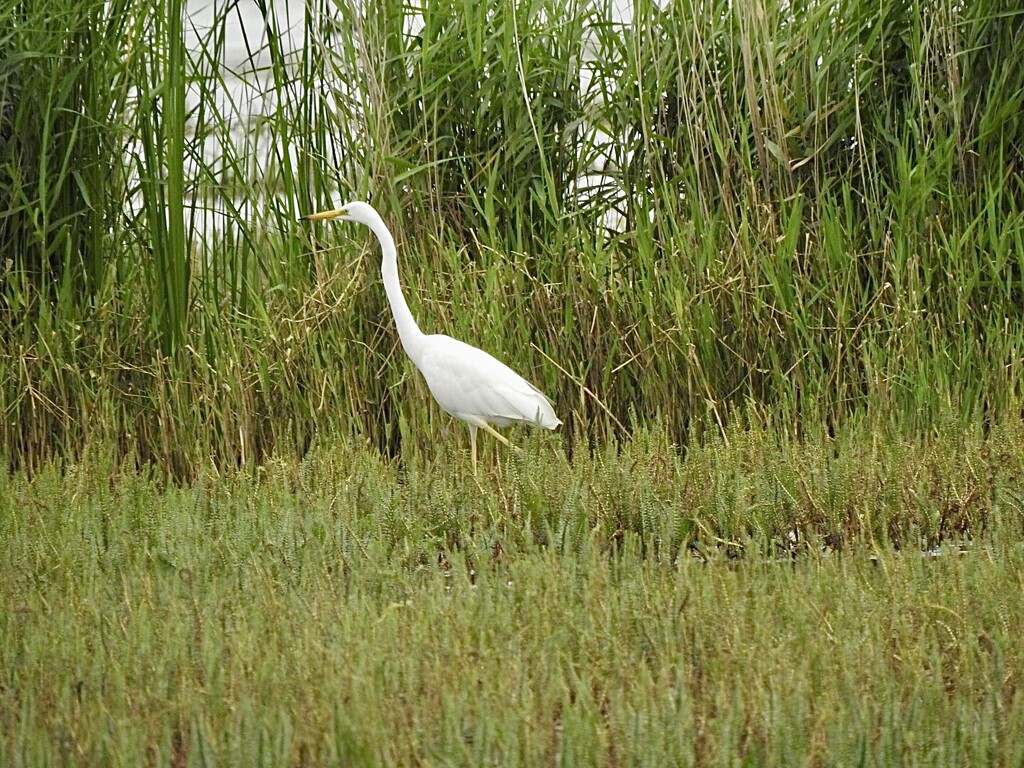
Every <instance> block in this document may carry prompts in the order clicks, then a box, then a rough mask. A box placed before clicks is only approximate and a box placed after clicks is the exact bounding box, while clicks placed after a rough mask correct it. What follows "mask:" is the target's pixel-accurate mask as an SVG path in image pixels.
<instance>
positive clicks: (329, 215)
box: [299, 208, 345, 221]
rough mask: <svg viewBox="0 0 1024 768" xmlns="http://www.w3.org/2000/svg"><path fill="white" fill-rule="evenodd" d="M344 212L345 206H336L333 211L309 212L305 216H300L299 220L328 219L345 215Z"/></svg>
mask: <svg viewBox="0 0 1024 768" xmlns="http://www.w3.org/2000/svg"><path fill="white" fill-rule="evenodd" d="M344 213H345V209H344V208H336V209H335V210H333V211H320V212H319V213H307V214H306V215H305V216H300V217H299V221H327V220H328V219H336V218H338V217H339V216H342V215H344Z"/></svg>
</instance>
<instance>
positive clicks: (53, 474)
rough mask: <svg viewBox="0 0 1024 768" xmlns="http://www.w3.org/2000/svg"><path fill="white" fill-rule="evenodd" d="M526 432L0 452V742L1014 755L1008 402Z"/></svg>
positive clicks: (349, 754) (39, 746) (712, 761)
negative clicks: (693, 436)
mask: <svg viewBox="0 0 1024 768" xmlns="http://www.w3.org/2000/svg"><path fill="white" fill-rule="evenodd" d="M544 437H546V436H537V435H531V437H530V438H529V439H530V441H531V443H530V445H529V448H530V450H529V452H528V453H527V454H526V455H525V456H523V457H517V456H508V457H507V459H506V458H502V459H501V460H500V461H498V462H497V463H496V464H494V465H493V468H492V471H491V473H489V474H484V475H482V476H481V477H480V478H478V479H474V477H473V476H472V474H471V473H470V472H469V470H468V467H466V466H465V465H466V461H465V459H466V457H465V456H464V455H461V456H446V455H442V456H438V457H437V458H435V459H432V460H428V459H425V458H423V457H418V458H416V459H414V460H412V461H410V462H408V463H407V465H406V466H405V468H404V469H402V470H400V471H399V470H398V469H397V468H396V467H395V466H394V465H393V464H391V463H388V462H384V461H382V460H381V459H380V458H379V456H377V455H375V452H373V451H370V450H367V446H365V445H363V444H360V443H353V442H346V441H341V442H338V443H335V444H331V445H323V446H317V447H315V448H314V449H313V450H311V451H310V452H309V453H308V455H307V457H306V458H305V459H304V460H303V461H301V462H297V461H295V460H292V459H272V460H270V461H267V462H265V463H264V464H263V465H262V466H261V467H260V468H258V469H256V468H249V469H245V470H240V471H233V472H222V471H217V470H216V469H215V468H214V467H213V466H212V465H207V466H206V467H204V468H203V470H202V471H201V472H199V473H198V475H197V478H196V479H195V480H194V481H193V482H191V483H189V484H185V485H181V484H168V483H167V482H166V481H165V480H164V479H163V478H162V477H160V476H159V475H158V474H156V473H149V474H147V473H139V472H136V471H134V470H131V469H127V470H126V468H125V467H123V466H118V464H117V463H116V459H115V458H114V456H115V455H116V451H114V450H106V451H99V450H92V451H90V452H89V454H88V456H87V457H86V459H85V460H84V461H83V462H81V463H77V464H67V465H64V466H63V467H57V466H48V467H45V468H42V469H41V470H40V471H38V472H37V473H36V474H35V476H34V477H33V478H32V479H28V478H27V477H26V475H25V474H24V473H15V474H13V475H6V474H5V475H0V540H2V541H3V542H4V552H5V558H6V559H5V563H6V565H5V574H4V578H3V579H2V580H0V603H2V604H3V605H4V606H5V610H4V611H2V612H0V733H2V736H0V755H2V756H3V757H2V758H0V759H2V760H3V762H4V763H5V764H7V763H10V764H19V763H23V764H41V763H54V762H60V761H66V762H71V763H82V764H100V763H102V764H105V765H126V766H127V765H138V764H140V763H145V762H152V763H157V764H167V763H170V764H174V765H203V764H210V763H218V764H244V765H251V764H257V763H268V764H276V765H282V764H302V763H307V764H334V765H347V766H352V765H394V766H405V765H422V764H424V763H444V764H446V765H465V766H479V765H503V766H517V765H524V766H525V765H531V766H535V765H550V764H555V763H560V764H563V765H569V764H588V765H701V766H706V765H735V764H736V763H737V762H742V761H747V762H751V763H757V764H784V763H786V764H788V763H800V764H804V763H820V764H825V765H850V764H856V763H868V764H877V765H895V764H908V763H912V764H915V765H935V766H941V765H950V764H961V765H962V764H986V765H1007V766H1010V765H1018V764H1019V763H1020V761H1021V759H1024V752H1022V749H1024V746H1022V745H1024V695H1022V690H1024V688H1022V685H1024V680H1022V679H1021V672H1020V670H1021V669H1022V668H1024V639H1022V635H1021V633H1020V632H1019V630H1018V628H1019V627H1020V626H1021V623H1022V622H1024V602H1022V601H1021V600H1020V599H1019V594H1020V588H1021V580H1022V578H1024V546H1022V544H1021V541H1022V538H1021V537H1022V533H1024V531H1022V530H1021V520H1022V519H1024V517H1022V507H1021V505H1022V497H1021V494H1020V487H1021V485H1020V483H1021V477H1020V472H1021V469H1020V468H1021V467H1022V466H1024V435H1022V434H1021V430H1020V426H1019V425H1016V426H1013V427H1011V428H1005V429H1004V428H999V429H997V430H995V431H994V433H993V436H992V437H991V438H990V440H988V441H982V440H981V439H980V438H979V437H975V438H971V439H966V440H965V439H960V438H957V437H951V436H946V437H942V438H937V439H936V440H934V441H933V442H932V443H931V444H930V445H928V446H927V447H923V446H921V445H919V444H916V443H905V442H899V441H895V440H890V441H880V442H877V443H875V444H873V445H871V446H870V448H869V447H866V446H865V444H864V443H863V442H861V441H857V442H854V443H853V444H852V445H851V444H850V443H849V442H847V441H846V438H845V436H840V437H839V438H838V440H836V441H832V440H830V439H828V438H825V437H822V438H820V439H818V440H816V441H805V442H804V443H802V444H801V445H800V446H794V445H787V444H780V443H779V442H778V438H777V437H776V436H774V435H770V434H768V433H765V432H764V431H761V430H757V429H755V428H750V429H745V430H743V431H742V432H737V433H735V434H730V435H729V438H730V439H729V441H728V443H726V442H725V441H720V442H717V443H713V444H711V445H708V446H707V447H704V448H701V449H700V450H694V451H691V452H690V453H689V454H688V455H687V457H686V458H685V459H684V460H680V459H679V458H678V455H677V453H676V452H675V451H674V450H672V449H671V446H670V444H669V443H668V440H667V438H666V435H665V433H664V431H659V432H651V433H644V434H643V435H641V436H640V437H639V438H638V439H636V440H634V441H631V442H630V443H627V444H623V445H621V446H619V449H618V450H609V451H606V452H604V453H600V454H597V455H594V456H584V455H578V456H577V457H576V458H574V459H573V460H572V461H569V460H567V459H566V458H565V457H564V455H562V454H561V452H560V451H559V450H558V448H557V445H556V444H555V443H554V441H552V440H550V439H541V438H544ZM460 466H461V467H462V469H458V467H460ZM441 467H445V468H446V469H447V471H441ZM453 468H456V469H453ZM943 520H945V521H946V522H945V524H944V523H942V522H941V521H943ZM944 525H945V530H946V540H945V541H944V542H943V543H941V544H938V541H937V540H933V539H932V538H931V537H932V535H933V534H936V533H937V532H938V531H939V530H941V529H942V528H943V526H944ZM791 530H796V531H797V532H798V533H799V537H798V539H797V541H798V543H799V545H798V546H796V547H793V548H787V547H788V542H789V541H790V540H789V538H788V536H787V533H788V532H789V531H791ZM839 534H841V535H839ZM922 544H925V545H929V546H932V545H938V547H939V552H940V554H939V555H938V556H934V557H922V553H921V548H920V547H921V545H922ZM830 545H834V546H835V547H836V548H834V549H833V548H830V549H827V550H826V549H825V548H827V547H830ZM894 545H897V546H894ZM961 546H966V550H967V551H966V552H965V553H964V554H960V553H959V548H960V547H961ZM826 552H827V554H826Z"/></svg>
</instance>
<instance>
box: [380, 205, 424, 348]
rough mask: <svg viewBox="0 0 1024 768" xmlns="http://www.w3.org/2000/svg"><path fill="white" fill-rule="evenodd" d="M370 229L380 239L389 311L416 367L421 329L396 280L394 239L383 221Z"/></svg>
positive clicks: (396, 252)
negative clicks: (389, 305)
mask: <svg viewBox="0 0 1024 768" xmlns="http://www.w3.org/2000/svg"><path fill="white" fill-rule="evenodd" d="M370 229H372V230H373V233H374V234H375V235H376V236H377V239H378V240H380V249H381V255H382V257H383V261H382V263H381V267H380V272H381V276H382V277H383V278H384V291H385V292H386V293H387V295H388V303H389V304H391V313H392V314H393V315H394V316H395V325H396V326H397V327H398V337H399V338H400V339H401V340H402V346H403V347H404V348H405V352H406V354H407V355H409V358H410V359H411V360H412V361H413V363H414V364H415V365H416V367H417V368H418V367H419V365H420V350H421V349H422V348H423V338H424V334H423V331H421V330H420V327H419V326H418V325H416V319H415V318H414V317H413V316H412V312H411V311H409V305H408V304H407V303H406V301H405V295H404V294H403V293H402V286H401V285H400V284H399V282H398V250H397V249H396V248H395V239H394V238H393V237H392V236H391V232H389V231H388V228H387V226H385V224H384V222H383V221H378V222H374V223H373V224H371V225H370Z"/></svg>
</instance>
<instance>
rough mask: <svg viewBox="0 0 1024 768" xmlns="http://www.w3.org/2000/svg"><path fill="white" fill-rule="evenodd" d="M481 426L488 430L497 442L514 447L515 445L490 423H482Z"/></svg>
mask: <svg viewBox="0 0 1024 768" xmlns="http://www.w3.org/2000/svg"><path fill="white" fill-rule="evenodd" d="M483 428H484V429H486V430H487V431H488V432H490V433H491V434H492V435H493V436H494V438H495V439H496V440H497V441H498V442H499V443H504V444H505V445H507V446H508V447H509V448H514V447H515V446H514V445H512V443H510V442H509V441H508V439H507V438H506V437H505V436H504V435H503V434H501V433H500V432H498V430H496V429H495V428H494V427H492V426H491V425H490V424H484V425H483Z"/></svg>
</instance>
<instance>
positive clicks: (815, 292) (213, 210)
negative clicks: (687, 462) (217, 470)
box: [0, 0, 1024, 477]
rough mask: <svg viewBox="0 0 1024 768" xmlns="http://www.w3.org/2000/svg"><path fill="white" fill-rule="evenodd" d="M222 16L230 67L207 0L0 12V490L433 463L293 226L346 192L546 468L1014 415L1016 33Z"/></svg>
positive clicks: (490, 18) (430, 425)
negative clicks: (547, 428)
mask: <svg viewBox="0 0 1024 768" xmlns="http://www.w3.org/2000/svg"><path fill="white" fill-rule="evenodd" d="M259 7H260V8H261V9H262V11H263V14H264V16H263V18H264V22H265V28H266V29H265V31H266V36H265V37H264V39H263V41H262V42H261V41H259V40H258V39H255V38H253V39H250V40H249V45H250V46H251V48H252V52H253V53H254V54H255V55H256V59H255V60H256V61H257V62H258V64H254V65H252V66H251V67H249V68H243V69H238V68H237V67H236V68H235V70H234V71H231V72H228V71H227V70H225V68H224V66H223V62H224V61H225V58H226V56H227V53H226V50H227V46H226V42H225V35H224V33H223V29H224V25H225V24H226V23H227V22H228V21H229V20H230V19H231V18H232V14H234V13H237V9H236V8H235V7H234V6H233V5H231V4H230V3H228V4H224V5H215V7H214V11H213V14H212V16H213V22H212V26H211V27H210V28H209V29H208V30H207V29H205V28H204V29H198V30H196V31H195V32H194V34H192V33H190V34H191V38H190V39H192V38H194V39H195V40H197V41H198V42H197V43H195V44H194V45H193V46H192V47H191V48H188V49H186V48H185V46H184V43H183V39H184V31H187V30H188V26H187V20H186V23H183V18H182V15H181V14H182V8H181V6H180V4H179V3H176V2H170V3H163V4H158V5H156V6H149V5H139V4H125V3H120V4H119V3H114V4H111V3H103V2H97V1H95V0H84V1H81V0H74V1H73V0H61V3H59V4H58V5H54V4H53V3H45V4H43V3H28V4H25V3H21V4H8V5H7V6H4V10H3V15H4V18H5V20H7V21H9V22H10V23H5V24H4V27H3V28H4V30H5V31H4V33H3V36H2V37H0V52H2V53H3V56H2V57H0V58H2V60H3V64H2V67H3V69H2V71H0V102H2V104H0V106H2V109H0V208H2V210H3V213H2V214H0V250H2V254H0V270H2V272H0V308H2V309H0V339H2V345H0V397H2V405H3V407H2V411H3V422H2V425H0V430H2V431H0V445H2V447H3V451H4V452H5V454H6V456H7V459H8V461H9V462H10V463H11V464H12V465H14V466H22V465H24V466H37V465H39V463H40V462H41V461H43V460H44V459H45V458H46V457H49V456H54V455H58V456H59V455H66V456H71V457H73V456H75V455H77V453H78V452H79V451H80V450H81V447H82V446H83V445H86V444H87V443H89V442H91V441H93V440H101V441H107V442H108V443H109V442H111V441H113V442H115V443H117V444H119V445H120V446H121V452H122V454H123V455H129V454H130V455H133V456H138V457H140V458H141V460H142V461H143V462H147V461H156V462H157V463H158V464H160V465H161V466H163V467H166V468H167V469H168V470H169V471H171V472H172V473H173V474H174V475H175V476H178V477H188V476H190V475H191V474H192V473H193V472H194V470H195V468H196V467H198V466H201V465H202V464H203V463H204V462H205V460H206V459H207V458H208V457H211V456H212V457H215V458H216V459H217V460H218V461H219V462H224V463H237V462H247V461H249V460H260V459H263V458H265V457H266V456H268V455H270V454H272V453H279V454H289V455H301V454H302V453H303V452H304V451H305V450H306V449H307V448H308V446H309V445H310V444H311V442H312V441H313V440H314V438H315V437H317V436H319V437H320V438H327V437H329V436H332V435H337V436H346V437H349V438H351V437H361V438H368V439H370V440H372V441H374V443H375V444H376V445H377V447H378V449H379V450H381V451H382V452H383V453H384V454H385V455H398V454H400V453H403V454H404V453H406V452H407V451H409V450H420V449H422V448H426V447H427V446H430V445H433V444H436V443H437V442H439V441H447V440H449V439H451V438H450V435H452V434H454V433H453V432H452V430H451V429H450V428H449V424H448V420H447V418H446V417H444V416H443V414H440V412H439V411H438V410H436V409H435V408H434V407H433V406H432V405H430V404H428V401H429V398H428V397H427V393H426V391H425V388H424V387H423V385H422V383H421V382H420V381H419V380H418V379H417V378H416V377H415V376H414V375H412V374H413V373H414V372H413V371H412V369H411V367H410V366H409V365H408V364H407V363H406V362H404V361H403V359H402V358H401V356H400V354H398V349H397V346H396V336H395V334H394V331H393V329H392V327H391V324H390V318H389V317H388V314H387V311H386V305H385V303H384V297H383V293H382V291H381V289H380V287H379V285H378V275H377V256H376V251H375V246H373V245H372V244H371V243H369V242H367V240H366V233H365V232H362V231H358V230H357V231H351V230H349V229H346V228H344V227H337V228H320V229H316V230H313V229H311V228H310V227H308V226H306V225H300V224H298V223H297V222H296V218H297V215H298V214H299V213H301V212H305V211H308V210H310V209H312V208H318V207H322V206H324V205H327V204H329V203H334V202H339V201H340V200H342V199H348V198H365V197H367V196H369V197H370V198H371V199H372V201H373V202H374V203H375V204H376V205H377V206H378V207H379V208H380V209H381V210H382V211H383V212H384V214H385V217H386V219H387V220H388V221H389V222H390V223H391V225H392V226H393V228H394V229H395V231H396V232H397V233H398V235H399V239H400V245H401V258H402V268H403V270H404V272H403V276H404V280H405V283H406V285H407V286H408V292H409V295H410V302H411V304H412V306H413V309H414V312H415V313H416V314H417V315H418V316H419V317H420V320H421V323H422V325H424V327H426V328H427V329H430V330H434V331H441V332H448V333H451V334H452V335H456V336H460V337H463V338H466V339H467V340H470V341H472V342H474V343H476V344H478V345H480V346H483V347H485V348H486V349H488V350H489V351H491V352H492V353H494V354H497V355H498V356H500V357H502V358H504V359H505V360H507V361H508V362H509V363H510V364H512V365H513V367H515V368H517V369H519V370H521V371H523V372H525V373H527V374H528V375H529V377H530V378H532V379H533V380H535V381H537V382H538V384H540V385H542V387H543V388H544V389H545V391H547V392H549V393H551V394H553V396H554V399H555V401H556V403H557V406H558V410H559V412H560V413H561V414H562V415H563V418H564V419H565V421H566V426H565V429H564V435H565V438H566V439H567V440H568V441H569V442H570V443H572V444H581V445H589V444H591V443H592V441H598V442H600V441H602V440H604V439H606V438H607V437H609V436H610V435H616V436H618V437H620V438H623V437H625V436H626V435H627V434H628V432H629V431H630V430H631V429H632V428H634V427H635V426H637V425H643V424H655V423H659V424H664V425H666V426H667V428H668V430H669V433H670V434H671V435H672V438H673V440H674V441H675V442H677V443H679V444H682V443H684V442H686V441H688V440H690V439H692V438H693V437H694V436H695V435H696V436H700V435H704V434H707V433H708V432H709V431H710V432H720V431H721V430H722V429H724V428H725V427H726V426H727V425H728V424H729V423H730V421H731V420H733V419H734V418H736V416H737V414H739V413H742V412H744V411H752V412H755V413H757V414H758V415H759V417H760V418H763V419H766V420H768V421H771V422H772V423H775V424H777V425H779V427H780V428H783V429H786V430H790V431H797V430H800V429H802V428H803V425H805V424H808V423H813V424H829V425H831V426H832V428H833V429H834V428H835V427H836V426H837V425H839V424H842V423H843V422H845V421H846V420H849V419H851V418H852V419H854V420H856V421H857V422H858V423H864V424H865V425H866V426H867V428H868V429H872V430H879V429H880V430H889V431H892V432H893V433H894V434H909V435H919V436H926V435H927V434H928V433H929V432H930V430H932V428H933V426H934V424H935V423H936V422H937V420H943V419H947V418H953V419H957V420H962V421H964V422H966V423H973V424H978V423H981V422H982V421H983V420H986V419H988V420H991V419H995V420H997V421H998V420H1000V419H1003V418H1006V417H1010V416H1016V415H1017V414H1018V412H1019V404H1020V399H1021V385H1020V382H1021V376H1020V373H1021V371H1020V368H1021V360H1022V356H1024V347H1022V342H1024V336H1022V334H1024V331H1022V328H1024V324H1022V322H1021V321H1022V305H1024V294H1022V289H1021V286H1022V285H1024V283H1022V279H1024V270H1022V258H1024V256H1022V254H1024V217H1022V211H1021V204H1020V201H1021V199H1024V198H1022V189H1021V178H1022V177H1021V171H1022V159H1021V158H1022V146H1024V117H1022V115H1024V108H1022V107H1024V105H1022V99H1024V67H1015V66H1008V65H1006V66H1004V65H1005V64H1007V63H1008V62H1009V61H1011V60H1013V59H1014V58H1015V57H1018V56H1019V54H1018V51H1019V49H1020V43H1021V39H1020V38H1021V34H1022V28H1024V22H1022V17H1021V14H1020V13H1019V12H1018V11H1015V10H1012V9H1009V8H1005V7H1004V6H1003V5H1002V4H1000V3H996V2H993V3H970V4H963V3H954V2H925V3H910V2H891V3H885V4H882V5H881V6H879V5H878V4H875V3H863V2H842V3H804V2H800V3H790V2H786V3H782V2H757V3H744V4H741V5H736V4H732V3H727V2H682V3H676V4H673V5H672V6H671V7H670V8H669V9H668V10H659V9H658V8H657V7H656V6H653V5H652V4H650V3H649V2H641V3H639V4H638V5H637V7H636V9H635V11H636V13H635V19H634V21H633V23H632V24H631V25H623V24H617V23H615V22H613V21H612V17H611V12H610V10H608V9H605V8H601V7H594V6H590V5H585V4H574V3H569V4H562V3H557V4H556V3H550V2H547V1H546V0H509V1H508V2H501V3H497V4H489V5H487V6H479V7H470V6H468V5H466V4H461V3H459V4H456V3H446V2H431V3H429V4H428V5H427V6H426V7H424V8H419V9H417V8H410V7H408V6H406V5H404V4H402V3H396V2H393V1H391V2H383V3H373V4H364V5H360V4H339V5H337V6H335V5H334V4H328V3H322V4H317V3H312V4H311V5H309V6H308V8H307V10H306V12H305V13H303V14H299V13H293V14H292V15H291V16H290V17H282V16H281V15H280V13H279V12H278V13H277V15H275V12H273V9H271V8H268V7H266V6H264V5H260V6H259ZM289 20H290V22H291V23H292V24H293V26H295V27H296V32H295V34H297V35H298V39H299V40H300V41H301V43H300V49H299V51H298V52H294V51H293V52H289V51H288V50H287V47H286V46H284V45H283V44H282V40H284V39H285V37H284V33H283V26H284V25H286V24H287V23H288V21H289ZM183 30H184V31H183ZM240 84H245V85H244V86H240ZM240 87H241V90H239V89H240ZM246 87H248V88H249V90H245V88H246ZM254 93H258V95H259V103H260V109H261V114H259V115H253V114H251V112H250V110H251V107H250V106H249V105H250V102H251V100H252V97H253V94H254ZM595 169H602V173H603V175H600V176H598V175H595ZM612 220H615V221H617V222H618V225H617V226H616V227H615V228H614V229H612V230H609V229H607V228H606V227H605V223H606V222H608V221H612Z"/></svg>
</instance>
